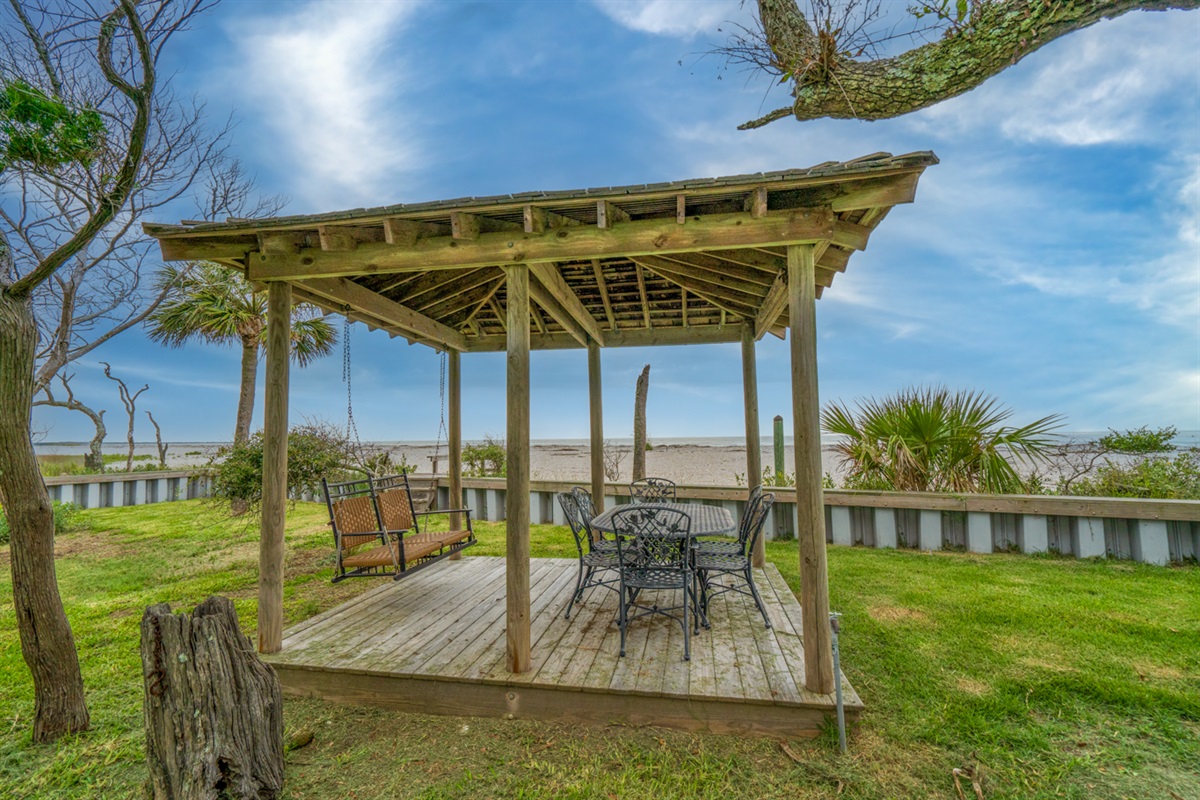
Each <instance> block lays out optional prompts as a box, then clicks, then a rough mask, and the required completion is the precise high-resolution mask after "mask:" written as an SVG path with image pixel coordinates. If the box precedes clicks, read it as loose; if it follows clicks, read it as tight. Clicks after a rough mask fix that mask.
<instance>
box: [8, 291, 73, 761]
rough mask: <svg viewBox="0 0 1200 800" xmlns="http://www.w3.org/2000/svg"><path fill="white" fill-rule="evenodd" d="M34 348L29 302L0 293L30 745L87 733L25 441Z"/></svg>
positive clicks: (37, 476)
mask: <svg viewBox="0 0 1200 800" xmlns="http://www.w3.org/2000/svg"><path fill="white" fill-rule="evenodd" d="M36 348H37V325H36V323H35V322H34V317H33V308H32V305H31V304H30V302H29V300H28V299H27V298H22V299H17V298H13V297H11V296H10V295H8V294H5V293H3V292H0V464H2V465H3V468H0V499H2V500H3V502H4V513H5V514H6V515H7V516H8V523H9V529H10V530H11V536H12V547H11V548H10V550H9V557H10V559H11V570H12V586H13V604H14V606H15V607H16V614H17V631H18V632H19V634H20V637H21V654H22V655H23V656H24V657H25V663H26V665H28V667H29V671H30V673H31V674H32V676H33V687H34V721H33V740H34V741H35V742H50V741H53V740H55V739H57V738H58V737H60V736H62V735H64V734H69V733H76V732H79V731H85V730H87V729H88V725H89V718H88V710H87V703H86V701H85V699H84V695H83V676H82V674H81V673H80V671H79V657H78V656H77V654H76V652H75V637H74V636H73V635H72V633H71V624H70V622H68V621H67V615H66V612H65V611H64V610H63V605H62V600H61V599H60V598H59V595H58V578H57V576H56V574H55V569H54V511H53V508H52V506H51V504H50V495H49V493H48V492H47V491H46V484H45V483H44V482H43V481H42V475H41V471H40V470H39V469H38V465H37V457H36V456H35V454H34V452H33V441H32V440H31V439H30V437H29V418H30V411H31V409H32V407H33V394H32V392H33V368H34V353H35V351H36Z"/></svg>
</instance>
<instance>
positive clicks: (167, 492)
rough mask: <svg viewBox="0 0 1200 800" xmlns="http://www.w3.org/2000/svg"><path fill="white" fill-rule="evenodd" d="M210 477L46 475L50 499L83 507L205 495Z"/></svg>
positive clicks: (183, 474) (183, 473)
mask: <svg viewBox="0 0 1200 800" xmlns="http://www.w3.org/2000/svg"><path fill="white" fill-rule="evenodd" d="M211 485H212V478H211V477H209V476H208V475H206V474H204V473H202V472H194V471H183V470H178V471H173V472H105V473H103V474H100V475H62V476H59V477H57V478H46V488H47V489H48V490H49V491H50V499H51V500H58V501H59V502H62V503H74V504H75V505H77V506H82V507H83V508H115V507H118V506H140V505H145V504H146V503H165V502H167V501H170V500H193V499H195V498H197V497H207V496H208V493H209V489H210V488H211Z"/></svg>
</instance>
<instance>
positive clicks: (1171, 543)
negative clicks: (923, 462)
mask: <svg viewBox="0 0 1200 800" xmlns="http://www.w3.org/2000/svg"><path fill="white" fill-rule="evenodd" d="M415 477H417V476H415ZM419 478H420V479H422V480H417V481H414V485H417V484H418V483H419V484H424V483H425V482H426V480H430V481H431V482H434V481H432V480H431V479H429V478H428V476H424V475H422V476H419ZM211 482H212V478H211V477H210V476H208V475H206V474H205V473H202V472H186V471H177V472H110V473H105V474H103V475H74V476H62V477H58V478H47V479H46V486H47V488H48V489H49V490H50V496H51V498H53V499H55V500H60V501H62V502H69V503H75V504H76V505H79V506H82V507H84V508H109V507H116V506H133V505H143V504H146V503H162V502H166V501H170V500H191V499H193V498H197V497H207V496H208V494H209V491H210V489H211ZM436 485H437V487H438V488H437V491H438V502H437V506H438V507H439V508H448V507H449V503H450V495H449V490H448V489H447V487H446V482H445V480H444V479H441V480H437V481H436ZM574 485H575V484H573V483H568V482H563V481H533V482H532V483H531V484H530V489H531V492H530V502H529V508H530V521H531V522H532V523H533V524H540V523H549V524H556V525H565V524H566V520H565V519H564V518H563V515H562V509H561V508H559V506H558V504H557V503H556V502H555V500H554V495H555V493H557V492H561V491H564V490H567V489H570V488H571V487H572V486H574ZM504 487H505V483H504V479H503V478H465V479H464V480H463V503H464V504H465V505H466V506H468V507H470V508H472V509H474V517H475V519H481V520H491V521H499V520H503V519H504V494H505V488H504ZM772 491H774V492H775V495H776V502H775V505H774V507H773V508H772V509H771V514H770V516H769V517H768V518H767V534H768V535H769V536H771V537H773V538H777V539H789V538H794V537H795V535H796V494H795V492H794V491H793V490H791V489H785V488H776V489H772ZM678 494H679V498H680V499H681V500H689V501H694V502H699V503H706V504H710V505H720V506H724V507H725V508H727V509H729V511H730V512H731V513H733V514H734V516H738V515H740V514H741V511H742V505H743V502H744V499H745V497H746V489H744V488H738V487H717V486H680V487H678ZM605 497H606V502H607V503H613V502H616V503H628V502H630V498H629V489H628V487H626V486H623V485H620V486H618V485H611V484H610V485H609V486H608V487H607V490H606V492H605ZM300 499H303V500H320V499H321V498H320V497H314V496H313V495H311V494H308V493H305V494H304V495H303V496H302V497H301V498H300ZM825 531H826V539H827V541H828V542H829V543H830V544H841V545H863V546H866V547H879V548H887V547H892V548H912V549H921V550H941V549H944V548H949V549H961V550H967V551H970V552H973V553H994V552H1020V553H1040V552H1047V551H1049V552H1057V553H1063V554H1065V555H1074V556H1078V557H1079V558H1090V557H1096V556H1107V557H1109V558H1126V559H1132V560H1134V561H1143V562H1145V563H1148V564H1167V563H1169V562H1172V561H1186V560H1189V559H1196V558H1200V502H1195V501H1188V500H1126V499H1118V498H1108V497H1058V496H1053V495H988V494H961V495H956V494H923V493H915V492H859V491H843V490H827V491H826V492H825Z"/></svg>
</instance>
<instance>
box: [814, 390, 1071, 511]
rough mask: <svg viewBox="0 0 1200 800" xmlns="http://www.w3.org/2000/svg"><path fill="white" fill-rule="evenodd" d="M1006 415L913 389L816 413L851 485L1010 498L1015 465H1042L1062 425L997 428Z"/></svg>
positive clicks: (969, 397) (986, 403)
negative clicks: (833, 437)
mask: <svg viewBox="0 0 1200 800" xmlns="http://www.w3.org/2000/svg"><path fill="white" fill-rule="evenodd" d="M1012 413H1013V412H1012V410H1011V409H1008V408H1004V407H1002V406H1001V405H1000V403H999V401H997V400H996V399H995V398H994V397H989V396H988V395H985V394H983V393H982V392H972V391H958V392H951V391H950V390H949V389H946V388H945V387H926V388H912V389H905V390H903V391H901V392H899V393H897V394H896V395H894V396H891V397H885V398H883V399H882V400H875V399H874V398H870V399H867V400H862V401H859V403H858V408H857V411H856V412H852V411H851V410H850V409H849V408H848V407H846V406H845V405H842V404H839V403H831V404H829V405H827V406H826V407H825V409H824V410H823V411H822V412H821V427H822V429H824V430H825V431H826V432H827V433H836V434H841V435H842V436H843V437H844V439H843V440H842V441H841V442H839V443H838V444H837V445H836V448H835V449H836V450H837V452H838V453H840V454H841V456H842V462H843V464H846V465H848V466H849V467H850V472H849V481H848V483H849V484H850V485H853V486H859V487H862V488H874V489H895V490H898V491H904V492H997V493H1013V492H1020V491H1021V490H1022V488H1023V486H1024V484H1023V481H1022V479H1021V476H1020V475H1019V474H1018V473H1017V470H1016V468H1015V467H1014V464H1013V460H1018V459H1019V460H1024V461H1027V462H1032V461H1037V460H1039V459H1041V458H1042V457H1043V453H1044V451H1045V450H1046V448H1047V447H1049V446H1050V445H1051V444H1053V440H1052V439H1051V438H1050V437H1049V436H1048V434H1049V433H1050V432H1051V431H1053V430H1054V429H1055V428H1057V427H1059V425H1060V423H1061V422H1062V419H1063V418H1062V417H1061V416H1060V415H1057V414H1056V415H1052V416H1049V417H1043V418H1042V419H1039V420H1037V421H1035V422H1031V423H1029V424H1028V425H1024V426H1021V427H1006V426H1003V425H1002V424H1001V423H1003V422H1004V421H1005V420H1007V419H1008V418H1009V417H1011V416H1012ZM1010 459H1012V460H1010Z"/></svg>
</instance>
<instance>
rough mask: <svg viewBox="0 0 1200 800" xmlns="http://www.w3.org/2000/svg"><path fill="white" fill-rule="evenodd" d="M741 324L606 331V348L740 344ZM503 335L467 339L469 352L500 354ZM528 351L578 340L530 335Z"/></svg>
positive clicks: (560, 335) (559, 335) (573, 343)
mask: <svg viewBox="0 0 1200 800" xmlns="http://www.w3.org/2000/svg"><path fill="white" fill-rule="evenodd" d="M742 324H743V323H742V322H735V323H726V324H725V325H703V326H693V327H690V328H652V329H650V330H647V329H645V328H625V329H621V330H616V331H608V345H607V346H608V347H655V346H659V345H684V344H724V343H728V342H738V341H741V329H742ZM506 341H507V337H506V336H497V335H487V336H480V337H479V338H477V339H472V340H471V346H470V347H469V348H468V350H467V352H470V353H494V352H503V351H504V349H505V344H506ZM529 347H530V349H531V350H571V349H576V348H579V347H581V345H580V344H579V341H578V340H577V339H576V338H575V337H573V336H571V335H570V334H566V333H549V334H544V335H540V334H533V335H531V336H530V337H529Z"/></svg>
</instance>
